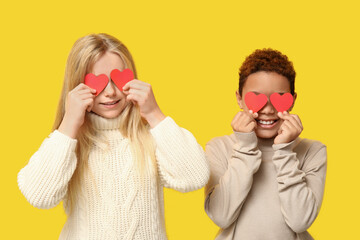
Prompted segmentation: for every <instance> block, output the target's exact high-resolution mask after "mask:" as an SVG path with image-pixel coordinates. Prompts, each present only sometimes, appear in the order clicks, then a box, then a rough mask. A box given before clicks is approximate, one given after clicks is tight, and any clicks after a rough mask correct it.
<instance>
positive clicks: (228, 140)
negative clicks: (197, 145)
mask: <svg viewBox="0 0 360 240" xmlns="http://www.w3.org/2000/svg"><path fill="white" fill-rule="evenodd" d="M235 142H236V139H235V134H234V133H233V134H230V135H224V136H218V137H214V138H212V139H211V140H210V141H209V142H207V143H206V145H207V146H214V147H215V146H218V147H219V146H232V145H233V144H234V143H235Z"/></svg>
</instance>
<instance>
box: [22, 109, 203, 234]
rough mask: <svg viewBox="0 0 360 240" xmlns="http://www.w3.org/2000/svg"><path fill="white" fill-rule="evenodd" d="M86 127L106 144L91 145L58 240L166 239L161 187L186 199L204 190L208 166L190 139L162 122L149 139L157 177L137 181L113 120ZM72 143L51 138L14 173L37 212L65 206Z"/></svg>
mask: <svg viewBox="0 0 360 240" xmlns="http://www.w3.org/2000/svg"><path fill="white" fill-rule="evenodd" d="M90 120H91V121H92V123H93V124H94V126H95V127H96V128H97V129H98V131H100V132H101V134H102V135H103V136H104V137H105V138H106V141H107V142H108V143H109V145H108V147H106V146H107V145H106V144H105V145H104V143H98V144H95V145H94V146H93V148H92V149H91V152H90V156H89V160H88V165H89V170H90V171H89V172H90V174H84V176H83V179H82V181H81V189H78V192H77V200H76V203H75V204H74V205H75V206H74V209H73V211H72V212H71V214H70V215H68V219H67V222H66V223H65V226H64V228H63V230H62V232H61V235H60V239H94V240H99V239H101V240H106V239H124V240H125V239H142V240H144V239H146V240H148V239H149V240H151V239H154V240H155V239H166V232H165V223H164V206H163V189H162V188H163V186H166V187H169V188H173V189H176V190H178V191H181V192H188V191H193V190H196V189H199V188H201V187H203V186H204V185H205V184H206V183H207V180H208V178H209V166H208V164H207V162H206V160H205V155H204V152H203V150H202V148H201V146H200V145H199V144H198V143H197V142H196V140H195V138H194V137H193V135H192V134H191V133H190V132H188V131H187V130H185V129H183V128H180V127H179V126H177V125H176V123H175V122H174V121H173V120H172V119H171V118H170V117H166V118H165V119H164V120H163V121H162V122H160V123H159V124H158V125H157V126H156V127H155V128H153V129H151V130H150V132H151V134H152V136H153V138H154V140H155V143H156V158H157V168H158V169H157V170H158V175H154V174H151V173H148V174H146V175H145V176H144V177H143V178H141V177H139V176H138V174H137V171H136V165H135V164H134V159H133V157H132V152H131V149H130V145H129V140H128V139H126V138H124V137H123V136H122V135H121V134H120V132H119V130H118V127H119V121H118V118H115V119H105V118H102V117H100V116H98V115H95V114H91V115H90ZM76 144H77V141H76V140H74V139H71V138H70V137H68V136H66V135H64V134H62V133H60V132H59V131H57V130H56V131H54V132H53V133H51V134H50V136H49V138H47V139H45V140H44V142H43V144H42V145H41V147H40V148H39V150H38V151H37V152H36V153H35V154H34V155H33V156H32V157H31V159H30V161H29V163H28V164H27V166H25V167H24V168H23V169H22V170H21V171H20V172H19V174H18V185H19V188H20V190H21V192H22V193H23V195H24V196H25V197H26V199H27V200H28V201H29V202H30V203H31V204H32V205H34V206H35V207H38V208H51V207H54V206H56V205H57V204H59V202H60V201H61V200H65V201H64V203H65V204H64V207H65V211H66V212H69V211H68V209H67V208H68V204H67V195H66V193H67V185H68V182H69V180H70V179H71V176H72V174H73V173H74V171H75V168H76V162H77V159H76V155H75V152H74V151H75V147H76Z"/></svg>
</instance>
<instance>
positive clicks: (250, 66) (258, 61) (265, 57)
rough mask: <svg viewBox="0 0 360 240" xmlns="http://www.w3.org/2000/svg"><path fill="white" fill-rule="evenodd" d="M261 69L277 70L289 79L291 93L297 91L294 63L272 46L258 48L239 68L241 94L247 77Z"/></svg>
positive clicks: (267, 70)
mask: <svg viewBox="0 0 360 240" xmlns="http://www.w3.org/2000/svg"><path fill="white" fill-rule="evenodd" d="M259 71H266V72H276V73H278V74H280V75H282V76H284V77H286V78H287V79H288V80H289V83H290V91H291V94H292V95H294V93H295V76H296V72H295V70H294V66H293V63H292V62H291V61H289V59H288V57H287V56H286V55H284V54H282V53H281V52H279V51H277V50H273V49H271V48H264V49H257V50H255V51H254V52H253V53H252V54H251V55H249V56H248V57H247V58H246V59H245V61H244V62H243V64H242V65H241V67H240V70H239V77H240V78H239V94H240V96H241V93H242V89H243V87H244V84H245V81H246V79H247V77H248V76H249V75H250V74H252V73H256V72H259Z"/></svg>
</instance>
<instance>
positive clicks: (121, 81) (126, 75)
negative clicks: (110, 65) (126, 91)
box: [110, 68, 134, 91]
mask: <svg viewBox="0 0 360 240" xmlns="http://www.w3.org/2000/svg"><path fill="white" fill-rule="evenodd" d="M110 77H111V80H112V81H113V82H114V83H115V84H116V86H117V87H118V88H119V89H120V91H122V90H123V87H124V86H125V84H126V83H128V82H130V81H131V80H133V79H134V73H133V72H132V71H131V70H130V69H129V68H126V69H124V71H122V72H121V71H120V70H119V69H114V70H112V71H111V73H110Z"/></svg>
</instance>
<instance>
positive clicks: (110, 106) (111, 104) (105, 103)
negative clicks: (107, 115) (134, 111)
mask: <svg viewBox="0 0 360 240" xmlns="http://www.w3.org/2000/svg"><path fill="white" fill-rule="evenodd" d="M119 102H120V99H119V100H117V101H111V102H104V103H100V104H102V105H104V107H106V108H114V107H116V106H117V104H118V103H119Z"/></svg>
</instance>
